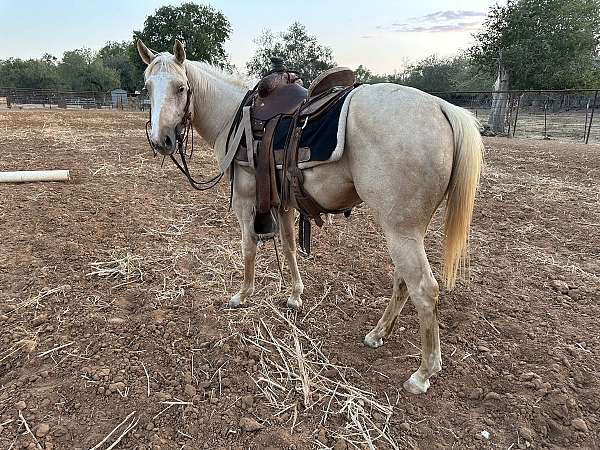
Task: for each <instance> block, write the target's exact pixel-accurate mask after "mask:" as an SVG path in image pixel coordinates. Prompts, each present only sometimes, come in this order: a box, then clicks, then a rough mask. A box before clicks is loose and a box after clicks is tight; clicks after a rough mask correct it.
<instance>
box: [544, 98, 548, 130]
mask: <svg viewBox="0 0 600 450" xmlns="http://www.w3.org/2000/svg"><path fill="white" fill-rule="evenodd" d="M544 139H548V97H546V101H545V102H544Z"/></svg>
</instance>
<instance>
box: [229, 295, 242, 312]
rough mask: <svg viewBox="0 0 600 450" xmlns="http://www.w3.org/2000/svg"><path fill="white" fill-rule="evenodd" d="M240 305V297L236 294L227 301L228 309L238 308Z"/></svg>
mask: <svg viewBox="0 0 600 450" xmlns="http://www.w3.org/2000/svg"><path fill="white" fill-rule="evenodd" d="M241 305H242V296H241V295H240V293H239V292H238V293H237V294H235V295H234V296H233V297H231V299H230V300H229V307H230V308H239V307H240V306H241Z"/></svg>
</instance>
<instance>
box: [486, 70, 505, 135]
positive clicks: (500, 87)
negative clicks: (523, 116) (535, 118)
mask: <svg viewBox="0 0 600 450" xmlns="http://www.w3.org/2000/svg"><path fill="white" fill-rule="evenodd" d="M509 88H510V77H509V75H508V71H507V70H506V68H505V67H504V65H503V64H502V63H500V64H499V65H498V78H497V79H496V83H495V84H494V93H493V95H492V109H491V110H490V117H489V120H488V125H489V126H490V129H491V130H492V131H493V132H494V133H496V134H504V133H505V127H506V113H507V111H508V98H509V95H508V93H506V92H502V91H508V90H509Z"/></svg>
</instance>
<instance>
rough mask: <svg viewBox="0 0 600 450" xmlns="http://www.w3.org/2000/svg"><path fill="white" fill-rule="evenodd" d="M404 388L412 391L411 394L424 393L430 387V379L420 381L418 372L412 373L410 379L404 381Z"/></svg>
mask: <svg viewBox="0 0 600 450" xmlns="http://www.w3.org/2000/svg"><path fill="white" fill-rule="evenodd" d="M402 386H403V387H404V390H405V391H407V392H410V393H411V394H415V395H416V394H424V393H425V392H427V389H429V386H430V383H429V380H425V381H420V380H419V377H418V376H416V374H414V373H413V374H412V375H411V376H410V378H409V379H408V380H406V381H405V382H404V384H403V385H402Z"/></svg>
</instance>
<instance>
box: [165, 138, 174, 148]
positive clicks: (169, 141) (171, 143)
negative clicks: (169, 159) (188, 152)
mask: <svg viewBox="0 0 600 450" xmlns="http://www.w3.org/2000/svg"><path fill="white" fill-rule="evenodd" d="M165 145H166V146H167V147H171V146H172V145H173V142H172V141H171V136H169V135H167V136H165Z"/></svg>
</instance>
